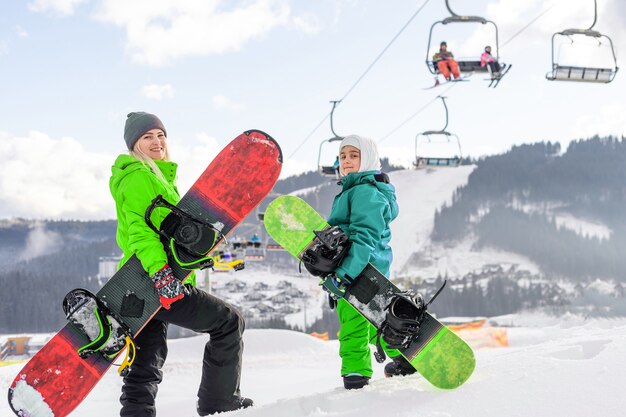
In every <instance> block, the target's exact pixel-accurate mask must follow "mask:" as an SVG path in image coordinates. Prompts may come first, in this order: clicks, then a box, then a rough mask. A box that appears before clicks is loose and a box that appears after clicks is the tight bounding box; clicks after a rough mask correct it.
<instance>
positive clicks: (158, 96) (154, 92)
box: [141, 84, 174, 100]
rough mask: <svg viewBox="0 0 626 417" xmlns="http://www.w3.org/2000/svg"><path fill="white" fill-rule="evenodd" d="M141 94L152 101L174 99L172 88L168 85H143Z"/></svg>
mask: <svg viewBox="0 0 626 417" xmlns="http://www.w3.org/2000/svg"><path fill="white" fill-rule="evenodd" d="M141 92H142V94H143V95H144V97H147V98H150V99H153V100H162V99H164V98H172V97H174V87H172V86H171V85H170V84H162V85H159V84H150V85H144V86H143V88H142V90H141Z"/></svg>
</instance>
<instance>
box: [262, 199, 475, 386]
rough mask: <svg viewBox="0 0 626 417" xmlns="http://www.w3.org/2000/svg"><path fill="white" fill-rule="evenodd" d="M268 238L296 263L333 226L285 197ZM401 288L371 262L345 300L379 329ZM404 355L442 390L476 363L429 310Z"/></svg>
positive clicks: (273, 209)
mask: <svg viewBox="0 0 626 417" xmlns="http://www.w3.org/2000/svg"><path fill="white" fill-rule="evenodd" d="M263 221H264V224H265V228H266V230H267V232H268V233H269V235H270V236H271V237H272V238H273V239H274V240H275V241H276V242H277V243H278V244H280V245H281V246H282V247H283V248H284V249H285V250H286V251H287V252H289V253H290V254H292V255H293V256H295V257H296V258H298V259H301V257H302V255H303V253H304V252H305V251H306V250H307V248H309V246H311V245H312V243H313V241H314V239H315V234H314V233H313V231H315V230H323V229H325V228H328V227H330V226H329V224H328V223H327V222H326V220H325V219H324V218H323V217H322V216H320V215H319V214H318V213H317V212H316V211H315V209H313V207H311V206H310V205H309V204H308V203H306V202H305V201H304V200H302V199H301V198H299V197H296V196H289V195H284V196H280V197H278V198H277V199H275V200H274V201H272V202H271V203H270V204H269V206H268V207H267V209H266V210H265V214H264V220H263ZM400 292H401V290H400V289H399V288H398V287H396V286H395V285H394V284H393V283H392V282H391V281H390V280H389V279H387V277H385V276H384V275H383V274H382V273H381V272H380V271H378V270H377V269H376V268H375V267H374V266H373V265H372V264H368V265H367V266H366V267H365V269H364V270H363V272H362V273H361V275H359V277H357V279H356V280H355V282H354V283H353V284H352V285H350V286H349V287H348V288H347V289H346V291H345V294H344V296H343V298H344V299H345V300H346V301H347V302H348V303H349V304H351V305H352V306H353V307H354V308H355V309H356V310H357V311H358V312H359V313H360V314H361V315H362V316H363V317H365V318H366V319H367V320H368V321H369V322H370V323H371V324H372V325H373V326H374V327H376V328H377V329H378V330H380V329H381V328H382V326H383V323H384V322H385V320H386V314H387V307H388V306H389V305H390V304H391V302H392V300H393V299H394V297H396V294H398V293H400ZM399 351H400V353H401V354H402V355H403V356H404V357H405V358H406V359H407V360H408V361H409V362H410V363H411V364H412V365H413V367H414V368H415V369H416V370H417V371H418V372H419V373H420V374H421V375H422V376H423V377H424V378H425V379H427V380H428V381H429V382H430V383H431V384H433V385H434V386H436V387H438V388H442V389H453V388H457V387H459V386H460V385H462V384H463V383H464V382H465V381H467V379H468V378H469V377H470V376H471V374H472V372H473V371H474V368H475V365H476V362H475V358H474V352H473V351H472V349H471V348H470V347H469V345H467V343H465V341H463V340H462V339H461V338H460V337H459V336H457V335H456V334H455V333H453V332H452V331H450V329H448V328H447V327H446V326H444V325H443V324H442V323H441V322H439V321H438V320H437V319H435V318H434V317H433V316H432V315H430V314H429V313H428V312H426V313H425V314H424V319H423V320H422V322H421V324H420V328H419V332H418V336H417V337H416V338H414V339H413V340H412V342H411V343H410V344H409V346H407V347H406V348H402V349H399Z"/></svg>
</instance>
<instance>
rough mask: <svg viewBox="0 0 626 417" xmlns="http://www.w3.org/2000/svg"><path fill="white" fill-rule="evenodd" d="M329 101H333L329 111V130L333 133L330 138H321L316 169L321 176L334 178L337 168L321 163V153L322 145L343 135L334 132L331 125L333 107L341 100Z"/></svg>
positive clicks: (339, 138)
mask: <svg viewBox="0 0 626 417" xmlns="http://www.w3.org/2000/svg"><path fill="white" fill-rule="evenodd" d="M331 103H333V108H332V110H331V111H330V131H331V132H332V133H333V137H332V138H330V139H326V140H323V141H322V142H321V143H320V148H319V151H318V154H317V166H318V169H319V173H320V174H321V175H322V176H325V177H333V178H336V177H337V175H338V172H337V170H336V169H335V168H334V167H333V166H332V165H323V164H322V154H323V149H324V147H325V146H326V145H327V144H329V143H331V142H338V141H341V140H343V136H339V135H338V134H337V133H336V132H335V128H334V126H333V114H334V113H335V107H337V104H339V103H341V100H337V101H331ZM337 154H339V153H338V152H337Z"/></svg>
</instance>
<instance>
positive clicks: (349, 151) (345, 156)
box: [339, 145, 361, 175]
mask: <svg viewBox="0 0 626 417" xmlns="http://www.w3.org/2000/svg"><path fill="white" fill-rule="evenodd" d="M339 160H340V161H341V173H342V174H343V175H348V174H350V173H351V172H359V169H360V168H361V151H360V150H358V149H357V148H355V147H354V146H351V145H346V146H344V147H343V148H341V152H339Z"/></svg>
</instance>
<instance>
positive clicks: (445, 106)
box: [437, 0, 448, 133]
mask: <svg viewBox="0 0 626 417" xmlns="http://www.w3.org/2000/svg"><path fill="white" fill-rule="evenodd" d="M446 3H447V0H446ZM437 97H439V98H440V99H441V101H442V102H443V108H444V109H445V110H446V124H445V126H444V127H443V129H441V130H440V132H442V133H443V132H445V131H446V129H447V128H448V105H447V104H446V97H444V96H437Z"/></svg>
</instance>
